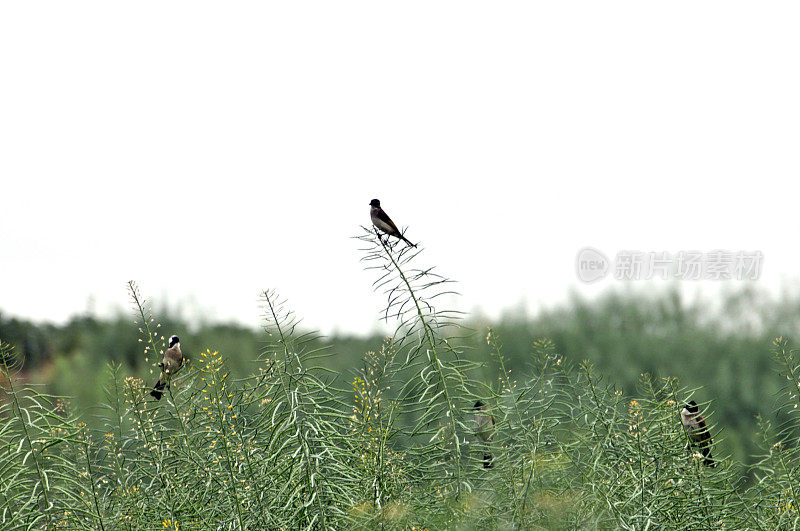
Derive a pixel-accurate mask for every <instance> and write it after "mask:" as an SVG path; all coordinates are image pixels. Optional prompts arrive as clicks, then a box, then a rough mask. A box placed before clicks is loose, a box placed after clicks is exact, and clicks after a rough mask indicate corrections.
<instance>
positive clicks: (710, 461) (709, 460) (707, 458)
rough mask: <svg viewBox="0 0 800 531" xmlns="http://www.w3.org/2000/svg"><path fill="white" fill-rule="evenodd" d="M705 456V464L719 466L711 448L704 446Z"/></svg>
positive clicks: (712, 466)
mask: <svg viewBox="0 0 800 531" xmlns="http://www.w3.org/2000/svg"><path fill="white" fill-rule="evenodd" d="M703 457H704V458H705V459H703V464H704V465H705V466H707V467H711V468H714V467H715V466H717V463H716V462H714V458H713V457H711V450H709V449H708V448H704V449H703Z"/></svg>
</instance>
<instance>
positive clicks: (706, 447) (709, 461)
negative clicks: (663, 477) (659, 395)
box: [681, 400, 716, 468]
mask: <svg viewBox="0 0 800 531" xmlns="http://www.w3.org/2000/svg"><path fill="white" fill-rule="evenodd" d="M681 423H682V424H683V427H684V428H685V429H686V433H687V434H688V435H689V446H690V447H691V446H696V447H697V448H698V449H699V450H700V453H701V454H703V464H704V465H705V466H709V467H712V468H713V467H715V466H716V463H714V459H713V458H712V457H711V446H712V445H713V444H714V442H713V441H712V440H711V433H709V430H708V426H707V425H706V421H705V419H704V418H703V416H702V415H701V414H700V408H699V407H698V405H697V402H695V401H694V400H692V401H690V402H689V403H688V404H686V405H685V406H683V409H681Z"/></svg>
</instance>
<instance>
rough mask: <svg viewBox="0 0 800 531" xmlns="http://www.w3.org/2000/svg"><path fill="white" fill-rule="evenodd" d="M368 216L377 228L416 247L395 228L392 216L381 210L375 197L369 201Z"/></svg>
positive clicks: (379, 203)
mask: <svg viewBox="0 0 800 531" xmlns="http://www.w3.org/2000/svg"><path fill="white" fill-rule="evenodd" d="M369 206H370V208H369V217H370V219H372V224H373V225H375V227H377V228H378V229H380V230H381V231H383V232H385V233H386V234H388V235H389V236H394V237H395V238H400V239H401V240H403V241H404V242H406V243H407V244H408V245H410V246H411V247H416V245H414V244H413V243H411V242H410V241H408V240H407V239H406V237H405V236H403V235H402V234H401V233H400V231H399V230H398V228H397V225H395V224H394V221H392V218H390V217H389V216H388V215H387V214H386V212H384V211H383V209H382V208H381V202H380V201H378V200H377V199H373V200H372V201H370V202H369Z"/></svg>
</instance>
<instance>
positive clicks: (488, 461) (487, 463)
mask: <svg viewBox="0 0 800 531" xmlns="http://www.w3.org/2000/svg"><path fill="white" fill-rule="evenodd" d="M493 467H494V460H493V458H492V454H489V453H485V452H484V454H483V468H493Z"/></svg>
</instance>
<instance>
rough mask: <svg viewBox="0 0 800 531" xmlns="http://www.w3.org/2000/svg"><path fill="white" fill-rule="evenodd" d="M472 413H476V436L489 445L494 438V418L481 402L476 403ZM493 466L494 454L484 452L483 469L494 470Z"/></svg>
mask: <svg viewBox="0 0 800 531" xmlns="http://www.w3.org/2000/svg"><path fill="white" fill-rule="evenodd" d="M472 411H474V412H475V436H476V437H477V438H478V439H480V440H481V441H482V442H483V443H484V444H488V443H489V441H491V440H492V436H494V417H493V416H492V414H491V413H489V410H488V409H487V408H486V405H485V404H484V403H483V402H481V401H480V400H478V401H477V402H475V406H474V407H473V408H472ZM493 466H494V462H493V458H492V454H491V453H490V452H488V451H487V450H484V451H483V468H492V467H493Z"/></svg>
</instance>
